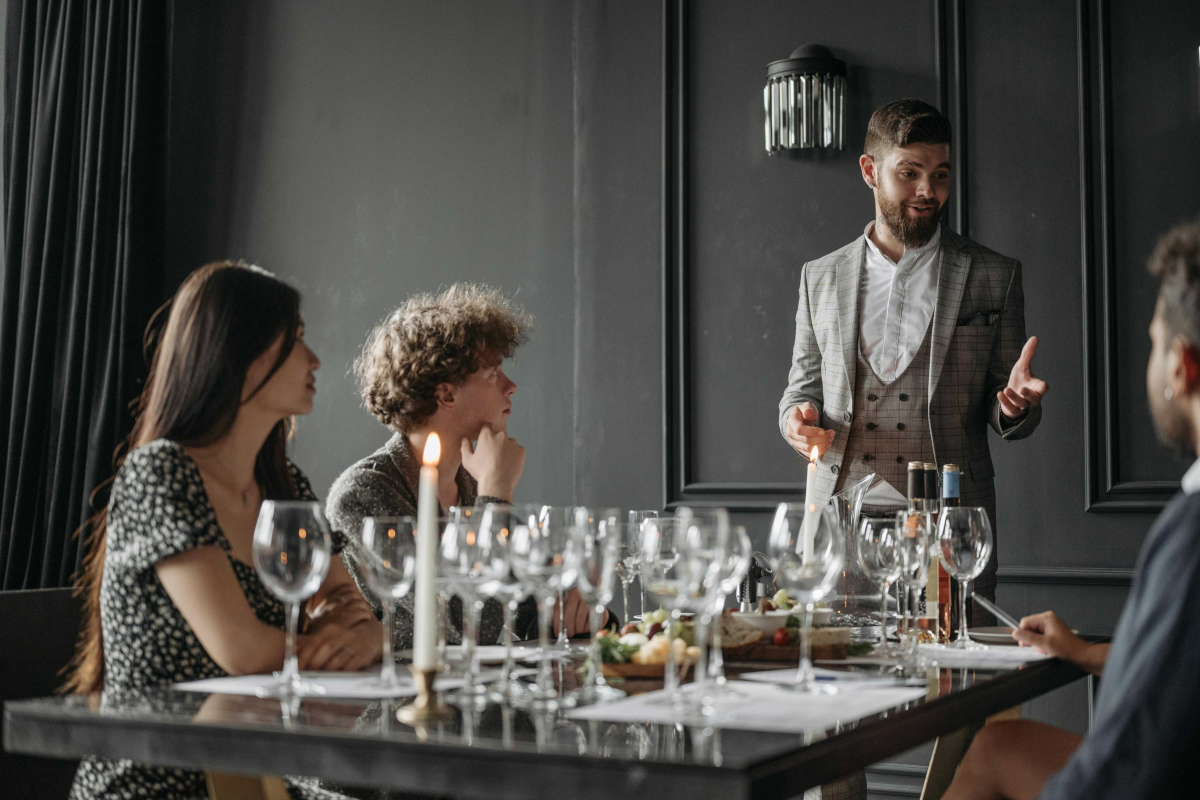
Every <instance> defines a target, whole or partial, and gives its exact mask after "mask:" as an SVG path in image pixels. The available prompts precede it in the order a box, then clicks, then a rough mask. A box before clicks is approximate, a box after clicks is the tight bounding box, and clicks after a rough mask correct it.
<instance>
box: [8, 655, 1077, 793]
mask: <svg viewBox="0 0 1200 800" xmlns="http://www.w3.org/2000/svg"><path fill="white" fill-rule="evenodd" d="M1084 675H1086V673H1085V672H1083V671H1082V670H1080V669H1079V668H1078V667H1075V666H1073V665H1071V664H1068V663H1066V662H1063V661H1059V660H1057V659H1052V660H1048V661H1043V662H1038V663H1034V664H1029V665H1026V666H1025V667H1023V668H1021V669H1018V670H1013V671H1012V672H1009V673H1007V674H1003V675H997V676H996V677H994V678H992V679H991V680H988V681H986V682H984V683H981V684H979V685H977V686H973V687H971V688H970V689H965V690H963V691H961V692H957V693H955V694H954V695H951V696H948V697H942V698H938V699H937V700H931V701H927V702H925V703H923V704H921V705H919V706H916V707H914V708H910V709H907V710H905V711H904V712H902V713H901V714H897V715H892V716H888V717H886V718H884V719H877V720H871V721H868V722H865V723H862V724H861V725H859V726H858V727H856V728H854V729H852V730H848V731H843V732H841V733H839V734H838V736H837V737H836V738H835V739H826V740H823V741H821V742H816V743H813V744H811V745H808V746H806V747H804V748H802V749H799V750H796V751H792V752H789V753H786V754H783V755H776V756H772V757H768V758H765V759H763V760H762V761H758V762H755V763H752V764H750V765H748V766H747V767H745V768H742V769H732V768H729V767H715V766H707V765H703V764H694V763H679V764H673V763H670V762H664V761H654V762H630V761H623V760H618V759H609V758H603V757H600V756H591V755H569V754H564V753H535V752H531V751H528V750H524V749H522V750H505V749H500V748H484V747H481V748H478V749H475V750H473V751H472V753H471V756H472V758H473V759H474V760H476V761H477V762H483V763H482V764H481V766H482V767H483V768H482V769H470V770H464V769H463V768H462V758H463V751H462V747H461V746H459V745H454V746H450V745H440V744H438V743H432V742H431V743H415V742H406V741H404V740H401V739H373V738H366V737H360V736H354V735H352V734H339V733H334V732H322V733H312V731H311V729H309V730H306V731H305V733H306V735H305V736H304V737H303V738H295V737H294V736H293V734H292V733H291V732H288V731H282V730H279V729H277V728H274V727H272V728H265V727H258V726H252V725H232V724H229V723H222V724H221V725H207V724H203V723H194V724H192V725H188V726H181V725H178V724H172V723H164V724H166V725H170V727H171V730H170V735H171V740H172V746H171V747H170V752H168V753H164V752H163V746H162V742H161V740H160V739H159V734H160V733H161V732H160V731H154V730H146V720H144V719H140V720H122V719H120V718H114V717H104V718H98V717H97V718H88V717H79V716H76V715H73V714H62V715H61V716H56V717H48V716H47V713H46V709H45V708H43V707H40V706H37V705H36V704H35V703H36V701H9V702H7V703H5V706H4V747H5V749H6V750H8V751H9V752H14V753H25V754H28V755H40V756H50V757H58V758H71V759H75V758H81V757H85V756H88V755H93V756H97V757H101V758H127V759H131V760H133V761H141V762H144V763H153V764H156V765H161V766H173V767H179V768H184V769H193V770H195V769H207V770H210V771H220V772H232V773H241V774H246V775H258V774H261V773H262V766H261V762H260V760H259V759H258V757H257V754H258V752H259V748H260V747H264V746H266V747H270V746H275V747H278V746H279V745H281V744H283V743H285V742H286V743H287V747H286V748H281V749H282V750H283V751H284V752H285V753H286V754H287V758H285V759H283V761H284V763H285V765H286V768H285V770H284V771H285V772H286V773H288V774H298V775H303V774H310V775H311V774H313V773H316V774H320V775H322V776H324V778H325V779H327V780H330V781H334V782H339V781H340V782H343V783H345V784H346V785H361V786H380V787H384V786H387V787H392V788H396V789H406V790H409V791H421V792H422V793H429V794H454V795H459V796H476V797H493V798H513V799H514V800H516V799H517V798H541V797H545V798H547V799H548V800H559V798H561V797H562V796H563V795H564V793H565V794H566V795H567V796H578V797H586V796H589V795H593V794H597V793H603V794H604V795H606V796H607V795H611V794H613V793H616V792H622V791H625V792H638V793H649V794H652V795H653V796H654V797H655V798H656V800H669V799H670V798H676V797H678V798H680V800H692V798H694V797H695V796H696V792H697V791H699V792H701V793H702V795H703V796H710V797H716V796H720V797H729V798H747V797H755V798H764V800H765V799H767V798H779V799H780V800H784V799H785V798H790V797H794V796H796V795H798V794H800V793H801V792H803V791H804V790H805V789H808V788H811V787H814V786H819V785H821V784H822V783H827V782H829V781H831V780H834V779H835V778H838V777H842V776H845V775H847V774H851V773H853V772H856V771H858V770H862V769H865V768H866V767H867V766H869V765H870V764H873V763H876V762H878V761H880V760H882V759H884V758H888V757H890V756H893V755H896V754H898V753H902V752H904V751H906V750H909V749H911V748H913V747H916V746H917V745H919V744H922V743H924V742H927V741H930V740H931V739H934V738H936V737H937V736H940V735H942V734H944V733H949V732H950V731H953V730H957V729H959V728H961V727H963V726H965V725H968V724H970V723H971V722H973V721H979V720H982V719H983V718H985V717H987V716H990V715H992V714H995V713H998V712H1000V711H1004V710H1005V709H1008V708H1012V707H1013V706H1017V705H1020V704H1021V703H1023V702H1025V701H1027V700H1030V699H1032V698H1033V697H1037V696H1040V695H1042V694H1045V693H1047V692H1050V691H1053V690H1054V689H1057V688H1059V687H1061V686H1065V685H1067V684H1069V683H1071V682H1073V681H1075V680H1078V679H1079V678H1081V677H1083V676H1084ZM964 705H966V707H965V708H964ZM114 728H117V729H121V728H123V729H124V730H125V735H124V736H123V737H122V740H123V741H122V746H121V747H120V752H119V753H117V752H113V751H112V749H111V748H110V747H108V740H109V735H110V734H111V733H112V731H113V730H114ZM231 729H236V730H238V731H239V734H240V735H241V736H242V737H243V739H242V740H243V741H244V742H245V746H243V747H240V748H238V749H237V750H236V751H230V750H229V749H228V748H224V749H223V748H221V747H220V745H221V744H223V743H224V740H225V739H226V738H227V736H228V733H229V731H230V730H231ZM346 740H351V741H353V742H354V743H355V745H356V746H355V747H354V748H351V749H342V750H339V751H338V752H336V753H335V752H334V751H331V750H330V749H329V748H328V747H326V745H328V744H330V743H332V742H334V741H339V742H344V741H346ZM130 745H132V747H131V746H130ZM406 750H407V752H406ZM415 753H419V754H420V756H421V757H420V758H419V759H411V760H409V763H407V764H405V765H404V769H403V770H402V771H401V772H400V773H399V774H397V773H396V768H397V763H396V762H397V756H400V757H403V756H405V755H411V754H415ZM183 754H186V755H183ZM164 756H166V757H164ZM334 756H336V758H334ZM535 763H536V764H537V777H536V779H535V778H533V776H532V774H531V769H530V768H531V767H532V766H533V765H534V764H535ZM385 764H386V765H387V769H386V772H385V770H384V769H383V765H385ZM597 782H599V783H597ZM598 785H599V786H602V787H603V789H602V790H601V792H597V788H596V787H597V786H598Z"/></svg>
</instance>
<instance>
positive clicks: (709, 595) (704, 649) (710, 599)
mask: <svg viewBox="0 0 1200 800" xmlns="http://www.w3.org/2000/svg"><path fill="white" fill-rule="evenodd" d="M676 519H678V520H679V533H680V536H679V545H680V557H681V563H682V564H683V566H684V570H685V571H686V577H687V580H688V590H687V591H686V592H683V593H681V594H680V595H678V597H677V602H676V608H677V609H679V610H685V611H692V612H695V614H696V629H695V634H696V635H695V642H696V647H697V649H698V651H699V660H698V661H697V663H696V678H695V681H696V682H697V683H704V681H705V678H706V677H707V675H708V630H709V623H711V621H712V607H713V604H714V603H715V602H716V596H717V594H718V593H719V592H720V587H721V571H722V568H723V567H724V566H725V560H726V558H727V556H728V555H729V552H730V549H731V548H730V535H731V532H730V528H729V512H728V511H726V510H725V509H723V508H708V509H697V508H688V507H681V508H679V510H678V511H676ZM703 701H704V698H703V697H701V705H702V706H703V705H704V702H703Z"/></svg>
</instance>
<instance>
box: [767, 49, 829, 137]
mask: <svg viewBox="0 0 1200 800" xmlns="http://www.w3.org/2000/svg"><path fill="white" fill-rule="evenodd" d="M845 99H846V62H845V61H840V60H838V59H836V58H834V57H833V54H832V53H830V52H829V48H827V47H822V46H821V45H819V44H806V45H804V46H803V47H797V48H796V49H795V50H793V51H792V55H791V56H790V57H789V58H785V59H782V60H780V61H772V62H771V63H770V64H768V65H767V85H766V86H765V87H763V108H764V110H765V111H766V145H767V154H768V155H772V156H773V155H775V154H776V153H778V152H779V151H780V150H801V149H808V148H811V147H829V148H833V147H836V148H837V149H838V150H841V149H842V144H843V140H844V139H845V128H846V126H845Z"/></svg>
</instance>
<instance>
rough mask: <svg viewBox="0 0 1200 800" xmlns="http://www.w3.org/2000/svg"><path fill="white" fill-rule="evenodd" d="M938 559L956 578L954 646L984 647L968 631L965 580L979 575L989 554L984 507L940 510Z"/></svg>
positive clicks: (989, 536) (988, 524)
mask: <svg viewBox="0 0 1200 800" xmlns="http://www.w3.org/2000/svg"><path fill="white" fill-rule="evenodd" d="M937 548H938V558H939V559H940V560H941V562H942V566H944V567H945V568H946V571H947V572H949V573H950V574H951V575H953V576H954V577H955V579H956V580H957V581H958V589H959V591H958V596H959V601H960V603H961V605H960V606H959V616H958V621H959V629H958V638H957V639H955V640H954V643H953V645H952V646H953V647H956V648H958V649H960V650H976V649H984V648H983V645H980V644H976V643H975V642H973V641H971V637H970V635H969V634H968V633H967V582H968V581H973V580H975V579H976V578H977V577H979V573H981V572H983V570H984V568H985V567H986V566H987V563H988V559H989V558H991V555H992V523H991V521H990V520H989V519H988V515H987V509H985V508H970V507H967V506H948V507H946V508H943V509H942V513H941V517H940V518H939V519H938V530H937Z"/></svg>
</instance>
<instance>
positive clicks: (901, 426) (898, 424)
mask: <svg viewBox="0 0 1200 800" xmlns="http://www.w3.org/2000/svg"><path fill="white" fill-rule="evenodd" d="M896 430H898V431H902V430H904V423H903V422H897V423H896Z"/></svg>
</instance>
